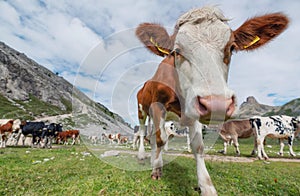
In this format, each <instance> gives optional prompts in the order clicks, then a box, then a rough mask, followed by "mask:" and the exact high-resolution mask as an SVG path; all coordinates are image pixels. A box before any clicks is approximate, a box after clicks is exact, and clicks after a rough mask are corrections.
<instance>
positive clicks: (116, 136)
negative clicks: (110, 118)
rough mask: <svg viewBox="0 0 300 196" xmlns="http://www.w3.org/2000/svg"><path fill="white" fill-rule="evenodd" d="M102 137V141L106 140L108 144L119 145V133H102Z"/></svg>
mask: <svg viewBox="0 0 300 196" xmlns="http://www.w3.org/2000/svg"><path fill="white" fill-rule="evenodd" d="M102 137H104V140H105V139H107V140H108V141H109V144H113V143H114V142H117V143H118V144H121V133H116V134H112V133H102Z"/></svg>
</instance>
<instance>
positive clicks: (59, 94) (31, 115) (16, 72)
mask: <svg viewBox="0 0 300 196" xmlns="http://www.w3.org/2000/svg"><path fill="white" fill-rule="evenodd" d="M0 70H1V71H0V101H1V102H0V118H21V119H23V120H33V119H39V118H42V117H47V116H55V115H62V114H72V115H71V117H70V115H69V116H68V115H66V116H67V119H61V120H62V121H64V123H65V124H66V125H67V126H69V127H70V128H72V127H80V128H81V129H85V128H86V127H89V126H96V127H98V128H97V130H96V132H99V130H101V131H105V130H107V131H112V132H114V131H118V130H120V129H121V130H123V131H126V132H133V131H132V129H131V128H130V127H129V125H128V124H127V123H126V122H125V121H124V120H123V119H122V118H121V117H120V116H119V115H117V114H115V113H113V112H111V111H109V110H108V109H107V108H106V107H105V106H103V105H102V104H100V103H96V102H94V101H92V100H91V99H89V98H88V97H87V96H86V95H85V94H83V93H82V92H81V91H79V90H78V89H77V88H75V87H74V86H73V85H72V84H70V83H69V82H68V81H66V80H65V79H64V78H62V77H60V76H59V75H57V74H54V73H52V72H51V71H50V70H48V69H46V68H45V67H43V66H41V65H39V64H38V63H36V62H35V61H33V60H32V59H29V58H28V57H27V56H26V55H25V54H23V53H20V52H18V51H16V50H14V49H12V48H10V47H9V46H7V45H6V44H4V43H3V42H0ZM91 134H92V133H91Z"/></svg>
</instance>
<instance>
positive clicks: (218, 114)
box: [136, 7, 288, 195]
mask: <svg viewBox="0 0 300 196" xmlns="http://www.w3.org/2000/svg"><path fill="white" fill-rule="evenodd" d="M227 22H228V19H227V18H225V17H224V16H223V14H222V12H221V11H220V10H219V9H218V8H217V7H203V8H200V9H192V10H190V11H188V12H187V13H185V14H183V15H182V16H180V17H179V19H178V20H177V23H176V25H175V31H174V33H173V35H171V36H169V34H168V33H167V31H166V30H165V28H164V27H162V26H160V25H158V24H153V23H143V24H140V25H139V26H138V28H137V29H136V35H137V37H138V38H139V39H140V41H141V42H142V43H143V44H144V45H145V46H146V47H147V48H148V49H149V50H150V51H152V52H153V53H154V54H156V55H159V56H162V57H164V59H163V60H162V62H161V63H160V64H159V66H158V69H157V71H156V73H155V74H154V76H153V77H152V78H151V79H150V80H148V81H147V82H146V83H145V84H144V86H143V87H142V89H141V90H140V91H139V92H138V95H137V99H138V117H139V123H140V127H141V136H143V132H144V130H142V129H143V127H144V126H143V125H144V124H145V121H146V117H147V115H149V116H151V118H152V120H153V124H154V130H155V137H153V138H154V140H156V142H152V141H151V144H152V145H151V147H152V152H153V153H152V155H151V156H152V158H151V161H152V163H151V165H152V167H153V170H152V175H151V176H152V178H153V179H160V178H161V176H162V167H163V160H162V153H161V148H162V147H163V145H164V144H165V143H166V141H167V139H168V138H167V134H166V132H165V128H164V121H165V115H166V112H167V111H170V112H174V113H175V114H177V115H178V116H180V118H181V123H182V125H184V126H188V127H189V134H190V138H191V147H192V150H193V152H194V155H195V159H196V165H197V177H198V186H199V188H200V190H201V192H202V194H203V195H216V194H217V192H216V190H215V187H214V186H213V184H212V181H211V179H210V176H209V174H208V171H207V169H206V166H205V162H204V144H203V141H202V132H201V127H202V126H201V123H200V122H202V123H204V124H208V123H210V121H211V120H213V121H224V120H225V119H228V118H229V117H230V116H231V115H232V113H233V112H234V110H235V105H236V98H235V95H234V93H233V91H232V90H230V89H229V88H228V86H227V79H228V71H229V64H230V59H231V55H232V52H233V51H251V50H253V49H256V48H258V47H260V46H262V45H264V44H266V43H267V42H268V41H270V40H272V39H273V38H275V37H276V36H277V35H279V34H280V33H281V32H282V31H283V30H284V29H285V28H286V27H287V24H288V18H287V17H286V16H285V15H283V14H281V13H274V14H267V15H264V16H259V17H254V18H251V19H249V20H247V21H246V22H245V23H244V24H243V25H242V26H240V27H239V28H238V29H237V30H231V29H230V27H229V26H228V23H227ZM199 121H200V122H199ZM141 141H143V140H141ZM141 147H143V146H142V145H140V148H139V155H138V157H139V159H144V158H145V152H144V149H141Z"/></svg>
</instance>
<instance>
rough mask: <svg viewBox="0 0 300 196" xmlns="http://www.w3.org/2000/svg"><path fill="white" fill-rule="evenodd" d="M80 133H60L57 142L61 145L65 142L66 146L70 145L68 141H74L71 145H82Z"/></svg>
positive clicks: (74, 131) (76, 131)
mask: <svg viewBox="0 0 300 196" xmlns="http://www.w3.org/2000/svg"><path fill="white" fill-rule="evenodd" d="M79 134H80V131H79V130H67V131H62V132H59V133H58V136H57V139H56V142H57V143H58V144H60V142H63V144H64V145H67V144H68V139H72V143H71V145H74V144H76V143H77V144H79V143H80V135H79Z"/></svg>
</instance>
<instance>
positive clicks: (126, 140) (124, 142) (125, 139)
mask: <svg viewBox="0 0 300 196" xmlns="http://www.w3.org/2000/svg"><path fill="white" fill-rule="evenodd" d="M120 142H121V144H127V142H128V137H126V136H123V137H121V140H120Z"/></svg>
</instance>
